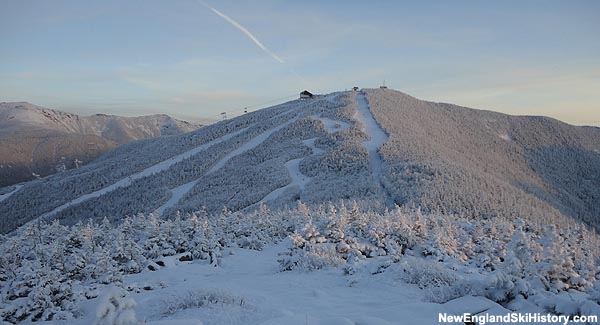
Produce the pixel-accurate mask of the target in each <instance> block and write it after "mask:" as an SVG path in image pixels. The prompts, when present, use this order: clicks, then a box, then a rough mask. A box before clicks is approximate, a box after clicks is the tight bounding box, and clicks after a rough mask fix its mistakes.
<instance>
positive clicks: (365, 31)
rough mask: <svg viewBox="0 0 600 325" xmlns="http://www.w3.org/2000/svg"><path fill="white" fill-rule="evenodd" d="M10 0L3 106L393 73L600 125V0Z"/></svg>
mask: <svg viewBox="0 0 600 325" xmlns="http://www.w3.org/2000/svg"><path fill="white" fill-rule="evenodd" d="M206 3H207V4H208V5H210V6H212V7H214V8H215V9H217V10H218V11H219V12H221V13H223V14H224V15H227V16H228V17H230V18H231V19H232V20H234V21H236V22H237V23H239V24H241V25H242V26H244V27H245V28H246V29H247V30H248V31H249V32H251V33H252V34H253V35H254V36H255V37H256V38H257V39H258V40H259V41H260V42H261V43H262V44H264V46H266V47H267V48H268V50H270V51H271V52H272V53H273V54H274V55H275V56H277V57H279V58H281V59H282V60H283V61H284V62H283V63H281V62H279V61H277V60H276V59H275V58H274V57H272V56H271V55H269V53H267V52H266V51H263V50H262V49H261V48H260V47H259V46H257V45H256V44H255V43H254V42H253V41H252V40H251V39H250V38H249V37H248V36H247V35H245V34H243V33H242V32H241V31H240V30H239V29H237V28H236V27H234V26H233V25H232V24H231V23H230V22H228V21H227V20H225V19H224V18H223V17H220V16H219V15H217V14H216V13H215V12H213V11H211V10H210V9H209V8H207V7H206V6H204V5H203V4H202V3H201V2H198V1H193V0H174V1H166V0H163V1H155V0H143V1H124V0H120V1H111V0H104V1H81V0H74V1H62V0H55V1H46V0H39V1H29V0H15V1H8V0H0V42H1V44H2V46H1V47H0V101H29V102H32V103H34V104H38V105H42V106H48V107H52V108H56V109H61V110H66V111H71V112H74V113H80V114H92V113H97V112H98V113H108V114H121V115H140V114H150V113H158V112H161V113H167V114H170V115H173V116H176V117H181V118H185V119H190V120H193V119H198V118H205V117H211V116H213V117H214V116H215V115H218V113H219V112H221V111H224V110H225V111H231V110H236V109H239V108H242V107H244V106H250V105H255V104H260V103H264V102H267V101H271V100H274V99H280V98H283V97H287V96H290V95H295V94H297V93H298V92H299V91H301V90H302V89H304V88H306V89H309V90H311V91H314V92H318V93H325V92H331V91H336V90H344V89H346V88H350V87H352V86H354V85H358V86H361V87H376V86H378V85H379V84H380V83H381V81H382V80H383V79H385V80H386V82H387V84H388V85H389V86H390V87H392V88H395V89H398V90H401V91H404V92H406V93H409V94H411V95H414V96H416V97H419V98H422V99H427V100H433V101H443V102H451V103H455V104H459V105H464V106H469V107H475V108H482V109H491V110H496V111H501V112H506V113H510V114H535V115H549V116H553V117H556V118H559V119H561V120H564V121H567V122H569V123H573V124H588V125H600V2H598V1H497V2H492V1H414V2H401V1H301V2H300V1H294V2H292V1H277V0H271V1H208V0H207V1H206Z"/></svg>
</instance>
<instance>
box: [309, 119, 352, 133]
mask: <svg viewBox="0 0 600 325" xmlns="http://www.w3.org/2000/svg"><path fill="white" fill-rule="evenodd" d="M311 117H312V118H313V119H315V120H319V121H321V122H323V124H324V125H325V130H326V131H327V133H336V132H340V131H344V130H346V129H349V128H350V124H348V123H346V122H342V121H338V120H334V119H330V118H328V117H322V116H319V115H313V116H311Z"/></svg>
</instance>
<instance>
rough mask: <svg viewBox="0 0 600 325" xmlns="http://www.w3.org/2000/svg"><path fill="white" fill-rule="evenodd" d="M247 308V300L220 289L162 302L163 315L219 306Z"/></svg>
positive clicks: (177, 296) (182, 295) (186, 293)
mask: <svg viewBox="0 0 600 325" xmlns="http://www.w3.org/2000/svg"><path fill="white" fill-rule="evenodd" d="M224 305H230V306H240V307H247V305H246V300H245V299H244V298H241V297H237V296H234V295H232V294H231V293H229V292H227V291H225V290H220V289H195V290H189V291H186V292H183V293H181V294H178V295H176V296H171V297H168V298H165V299H163V300H162V303H161V306H162V307H161V308H162V310H161V313H162V314H163V315H170V314H174V313H176V312H178V311H180V310H185V309H190V308H211V307H217V306H224Z"/></svg>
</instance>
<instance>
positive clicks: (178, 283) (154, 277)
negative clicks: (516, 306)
mask: <svg viewBox="0 0 600 325" xmlns="http://www.w3.org/2000/svg"><path fill="white" fill-rule="evenodd" d="M287 248H288V247H287V243H286V242H284V243H280V244H276V245H270V246H268V247H266V248H265V249H264V250H262V251H255V250H249V249H241V248H234V249H231V250H228V251H227V252H226V254H225V256H224V258H223V261H222V264H221V265H220V266H219V267H213V266H211V265H210V264H208V263H206V262H180V261H178V260H177V258H176V257H170V258H166V259H165V267H164V268H162V269H160V270H158V271H155V272H143V273H140V274H135V275H130V276H127V277H126V278H125V281H124V282H125V287H129V288H132V289H133V290H132V291H131V293H130V294H129V297H131V298H133V299H134V300H135V301H136V302H137V306H136V307H135V312H136V315H137V320H138V321H143V322H146V323H147V324H399V323H403V322H404V321H407V320H410V321H411V323H414V324H438V313H443V312H446V313H452V314H458V313H463V312H471V313H477V312H481V311H483V310H489V309H494V308H495V311H496V312H498V313H504V312H508V311H507V310H506V309H504V308H502V307H501V306H499V305H497V304H496V303H494V302H492V301H490V300H487V299H485V298H481V297H471V296H468V297H463V298H461V299H460V301H459V302H457V301H452V302H449V303H447V304H435V303H428V302H423V300H424V299H425V298H424V294H423V292H422V290H420V289H418V288H417V287H416V286H414V285H409V284H406V283H404V282H402V281H400V280H399V279H398V278H397V275H396V274H395V273H394V272H384V273H381V274H375V275H370V274H368V273H367V274H365V273H362V272H361V273H359V274H358V275H356V276H344V275H343V274H342V272H341V271H340V270H339V269H330V270H319V271H313V272H302V271H300V272H280V271H279V265H278V263H277V259H278V254H280V253H282V252H284V251H285V250H286V249H287ZM144 287H146V288H154V289H153V290H144V289H143V288H144ZM138 291H139V292H138ZM101 295H102V293H101ZM204 295H212V296H214V297H215V298H214V299H215V300H218V299H219V298H218V297H222V301H218V302H216V303H214V304H211V305H205V306H202V307H192V306H189V308H186V307H187V306H185V304H184V302H185V301H186V300H188V299H190V298H192V299H196V300H201V299H202V298H203V296H204ZM97 304H98V302H97V301H96V300H90V301H88V302H86V306H85V309H86V311H87V317H85V318H83V319H81V320H78V324H89V323H90V322H92V321H93V320H94V317H95V312H96V308H97ZM178 309H179V310H178Z"/></svg>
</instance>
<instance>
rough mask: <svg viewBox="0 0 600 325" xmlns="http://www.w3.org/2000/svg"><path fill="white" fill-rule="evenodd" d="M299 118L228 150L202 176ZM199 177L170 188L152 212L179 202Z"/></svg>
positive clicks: (297, 117)
mask: <svg viewBox="0 0 600 325" xmlns="http://www.w3.org/2000/svg"><path fill="white" fill-rule="evenodd" d="M299 118H300V117H299V116H296V117H294V118H292V119H290V120H289V121H287V122H285V123H283V124H281V125H279V126H277V127H274V128H272V129H269V130H267V131H265V132H263V133H261V134H259V135H257V136H256V137H254V138H252V139H251V140H250V141H248V142H246V143H244V144H243V145H242V146H241V147H239V148H237V149H235V150H233V151H232V152H230V153H229V154H227V155H225V157H223V158H222V159H221V160H219V161H218V162H217V163H216V164H214V165H213V166H212V168H211V169H209V170H208V172H206V173H205V174H204V175H203V176H207V175H210V174H212V173H214V172H216V171H217V170H219V169H221V168H222V167H223V166H225V164H226V163H227V162H228V161H229V160H231V159H232V158H234V157H236V156H238V155H241V154H243V153H245V152H246V151H248V150H252V149H254V148H256V147H258V146H259V145H260V144H261V143H263V142H264V141H265V140H267V139H268V138H269V137H270V136H271V135H272V134H273V133H275V132H277V131H279V130H281V129H283V128H285V127H287V126H288V125H290V124H292V123H294V122H296V121H297V120H298V119H299ZM201 178H202V177H200V178H197V179H196V180H193V181H191V182H189V183H186V184H183V185H181V186H178V187H176V188H174V189H172V190H171V193H172V195H171V198H170V199H169V200H168V201H167V202H166V203H165V204H163V205H161V206H160V207H159V208H158V209H156V210H155V211H154V212H155V213H158V214H160V215H162V214H163V213H164V212H165V211H166V210H167V209H169V208H172V207H174V206H175V205H177V203H179V201H181V199H182V198H183V197H184V196H185V195H186V194H188V193H189V192H190V191H191V190H192V188H193V187H194V186H195V185H196V184H198V183H199V182H200V179H201Z"/></svg>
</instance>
